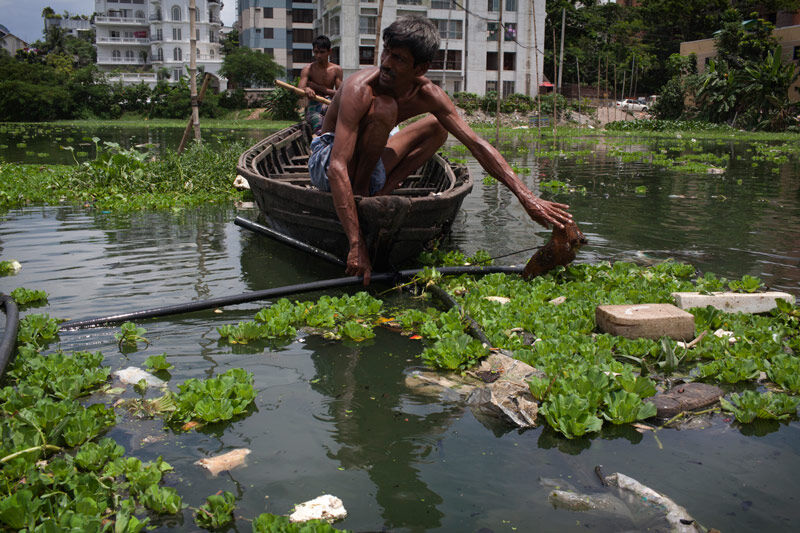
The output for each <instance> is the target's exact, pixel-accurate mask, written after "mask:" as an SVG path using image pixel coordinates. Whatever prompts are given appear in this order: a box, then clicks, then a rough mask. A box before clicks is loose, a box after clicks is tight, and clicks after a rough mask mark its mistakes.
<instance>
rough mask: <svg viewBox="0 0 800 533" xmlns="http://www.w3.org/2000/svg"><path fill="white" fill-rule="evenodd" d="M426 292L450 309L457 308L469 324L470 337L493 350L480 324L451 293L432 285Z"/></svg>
mask: <svg viewBox="0 0 800 533" xmlns="http://www.w3.org/2000/svg"><path fill="white" fill-rule="evenodd" d="M425 290H427V291H430V292H431V293H432V294H433V295H434V296H436V297H437V298H439V299H440V300H441V301H442V303H444V304H445V305H446V306H447V308H448V309H451V308H453V307H455V308H456V309H457V310H458V312H459V314H461V316H463V317H464V321H465V322H466V323H467V331H468V332H469V333H470V335H472V336H473V337H475V338H476V339H478V340H479V341H480V342H481V343H482V344H485V345H486V346H487V347H488V348H492V341H490V340H489V337H488V336H487V335H486V333H485V332H484V331H483V329H482V328H481V325H480V324H478V323H477V322H476V321H475V319H474V318H472V317H471V316H469V315H468V314H466V313H465V312H464V310H463V309H462V308H461V306H460V305H458V302H456V300H455V298H453V297H452V296H450V293H449V292H447V291H446V290H444V289H443V288H441V287H439V286H437V285H430V286H429V287H427V288H426V289H425Z"/></svg>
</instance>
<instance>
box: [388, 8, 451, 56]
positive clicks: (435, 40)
mask: <svg viewBox="0 0 800 533" xmlns="http://www.w3.org/2000/svg"><path fill="white" fill-rule="evenodd" d="M383 46H384V47H385V48H397V47H400V46H402V47H405V48H408V51H409V52H411V55H412V56H413V57H414V65H415V66H416V65H419V64H420V63H430V62H431V61H433V58H434V56H435V55H436V52H438V51H439V30H437V29H436V26H434V25H433V22H431V21H430V20H428V19H427V18H425V17H420V16H414V15H409V16H404V17H400V18H398V19H397V20H395V21H394V22H392V23H391V25H389V27H388V28H386V29H385V30H383Z"/></svg>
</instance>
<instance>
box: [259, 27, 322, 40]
mask: <svg viewBox="0 0 800 533" xmlns="http://www.w3.org/2000/svg"><path fill="white" fill-rule="evenodd" d="M270 29H272V28H270ZM265 37H266V35H265ZM271 38H272V37H270V39H271ZM313 40H314V30H306V29H296V30H292V42H295V43H310V42H311V41H313Z"/></svg>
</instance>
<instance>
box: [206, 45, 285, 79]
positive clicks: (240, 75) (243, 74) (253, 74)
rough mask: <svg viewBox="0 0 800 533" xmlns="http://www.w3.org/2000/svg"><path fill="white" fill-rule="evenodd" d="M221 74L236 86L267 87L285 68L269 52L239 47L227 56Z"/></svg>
mask: <svg viewBox="0 0 800 533" xmlns="http://www.w3.org/2000/svg"><path fill="white" fill-rule="evenodd" d="M220 74H221V75H223V76H225V77H226V78H228V80H229V81H230V82H232V83H233V85H234V86H235V87H266V86H268V85H272V83H274V82H275V78H277V77H278V76H280V75H282V74H283V68H282V67H281V66H280V65H278V64H277V63H275V61H274V60H273V59H272V57H270V56H269V54H264V53H261V52H256V51H255V50H251V49H250V48H239V49H237V50H235V51H234V52H233V53H230V54H228V55H226V56H225V59H224V60H223V62H222V68H221V69H220Z"/></svg>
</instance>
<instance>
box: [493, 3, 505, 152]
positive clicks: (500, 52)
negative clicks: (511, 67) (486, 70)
mask: <svg viewBox="0 0 800 533" xmlns="http://www.w3.org/2000/svg"><path fill="white" fill-rule="evenodd" d="M503 1H504V0H498V2H500V20H499V21H498V22H497V108H496V111H495V118H494V143H495V144H496V145H498V146H499V145H500V98H501V95H502V94H503V90H502V89H503V87H502V83H503V82H502V73H503V70H502V69H503Z"/></svg>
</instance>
